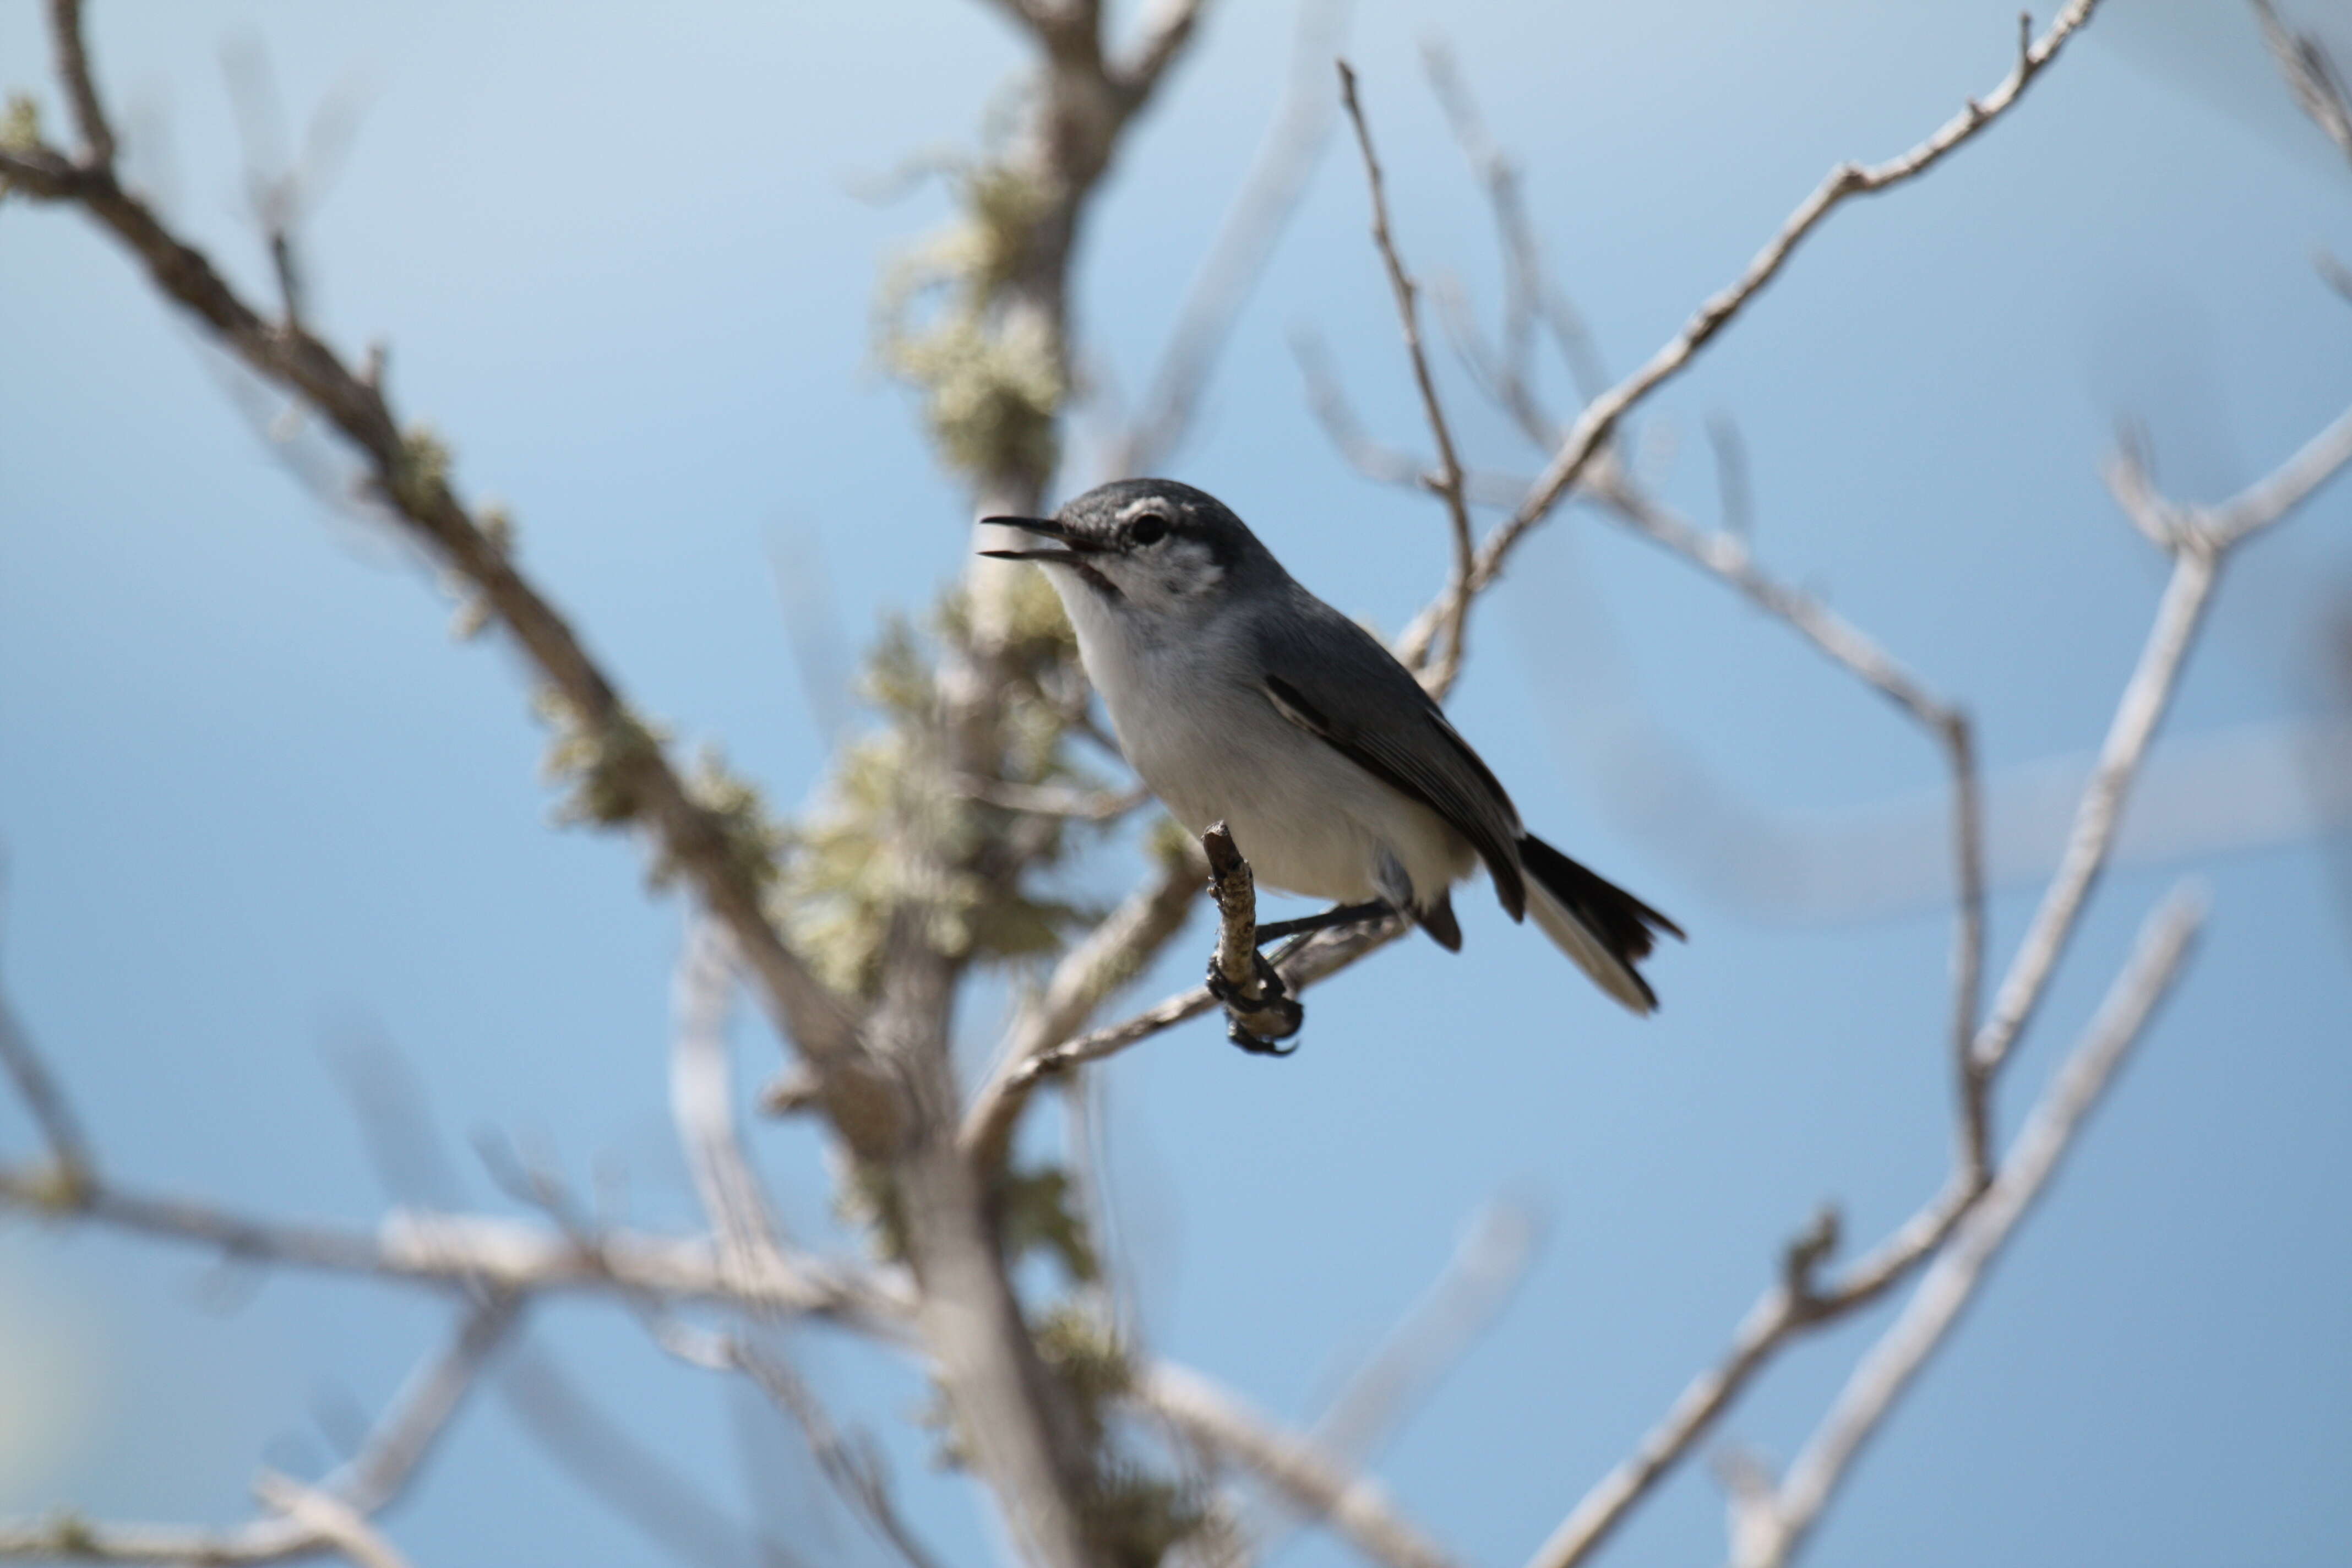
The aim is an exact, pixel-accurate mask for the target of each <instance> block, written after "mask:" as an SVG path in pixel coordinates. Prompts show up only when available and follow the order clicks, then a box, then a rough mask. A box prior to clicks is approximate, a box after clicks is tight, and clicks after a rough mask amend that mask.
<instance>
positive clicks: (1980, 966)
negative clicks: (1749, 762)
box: [1585, 457, 1990, 1184]
mask: <svg viewBox="0 0 2352 1568" xmlns="http://www.w3.org/2000/svg"><path fill="white" fill-rule="evenodd" d="M1585 482H1586V487H1587V489H1588V490H1589V492H1590V493H1591V496H1592V498H1593V499H1594V500H1597V501H1599V502H1600V503H1601V505H1602V506H1604V507H1606V508H1607V509H1608V510H1610V512H1611V513H1612V514H1613V515H1614V516H1615V517H1616V518H1617V519H1618V520H1619V521H1622V522H1623V523H1625V524H1626V525H1628V526H1629V527H1631V528H1633V530H1634V531H1636V532H1638V533H1640V534H1642V535H1643V537H1644V538H1646V539H1649V540H1651V541H1652V542H1655V543H1657V544H1661V545H1663V546H1664V547H1665V548H1666V549H1668V550H1670V551H1672V552H1675V554H1676V555H1679V556H1681V557H1682V558H1683V559H1684V560H1685V561H1687V562H1689V563H1691V564H1692V565H1694V566H1696V567H1698V568H1699V569H1700V570H1701V571H1703V572H1705V573H1706V574H1708V575H1710V576H1712V577H1715V578H1717V580H1718V581H1720V582H1722V583H1724V584H1727V586H1729V587H1730V588H1732V589H1733V590H1734V591H1735V592H1737V593H1738V595H1740V596H1741V597H1743V598H1745V599H1746V600H1747V601H1748V603H1749V604H1751V605H1755V606H1756V607H1757V608H1758V609H1760V610H1762V611H1764V612H1765V613H1766V614H1767V615H1769V616H1773V617H1774V618H1775V619H1777V620H1780V621H1781V622H1782V623H1784V624H1785V625H1787V626H1789V627H1790V629H1792V630H1794V631H1795V632H1796V633H1797V634H1798V635H1799V636H1801V637H1803V638H1804V639H1805V640H1806V641H1807V642H1810V643H1811V644H1812V645H1813V647H1816V648H1818V649H1819V650H1820V651H1821V652H1822V653H1823V654H1825V655H1827V656H1828V657H1829V658H1832V660H1834V661H1836V662H1837V663H1838V664H1839V665H1841V666H1842V667H1843V668H1845V669H1846V670H1848V671H1849V672H1851V673H1852V674H1853V675H1854V676H1855V677H1856V678H1857V679H1861V680H1862V681H1864V682H1865V683H1866V684H1868V685H1869V686H1870V687H1871V688H1872V689H1874V690H1876V691H1877V692H1879V693H1880V694H1881V695H1882V696H1884V697H1885V698H1886V699H1887V700H1889V701H1890V702H1893V703H1894V704H1895V706H1896V707H1897V708H1899V709H1901V710H1903V711H1904V713H1906V715H1908V716H1909V717H1910V718H1911V719H1913V720H1914V721H1916V722H1917V723H1918V724H1919V725H1920V726H1921V727H1922V728H1923V729H1925V730H1926V731H1927V732H1928V733H1929V734H1930V735H1931V736H1933V737H1934V738H1935V740H1936V742H1937V746H1938V747H1939V749H1940V750H1941V751H1942V752H1943V753H1944V762H1945V767H1946V771H1947V772H1948V773H1949V774H1950V778H1951V791H1952V818H1951V820H1952V861H1953V883H1954V886H1955V888H1956V889H1957V900H1956V908H1955V913H1954V917H1953V935H1952V1024H1951V1031H1950V1039H1951V1042H1952V1044H1951V1049H1952V1053H1953V1061H1954V1064H1955V1068H1956V1074H1957V1078H1958V1090H1959V1095H1960V1104H1961V1107H1962V1133H1961V1142H1962V1146H1963V1149H1964V1150H1965V1152H1966V1153H1967V1158H1968V1161H1969V1169H1970V1172H1971V1175H1970V1178H1969V1179H1970V1180H1971V1181H1973V1182H1976V1183H1978V1184H1981V1183H1982V1181H1983V1179H1984V1175H1985V1166H1986V1161H1987V1159H1988V1158H1989V1152H1990V1143H1989V1140H1990V1110H1989V1109H1988V1106H1987V1103H1986V1092H1987V1089H1986V1080H1985V1079H1984V1077H1983V1075H1981V1074H1979V1073H1978V1072H1976V1071H1974V1070H1973V1068H1971V1066H1970V1061H1971V1056H1970V1052H1971V1047H1972V1043H1973V1041H1974V1039H1975V1037H1976V1034H1977V1013H1978V1009H1979V1006H1980V1005H1981V994H1982V992H1983V987H1984V950H1985V900H1986V877H1985V864H1984V859H1985V849H1984V782H1983V775H1982V772H1981V770H1980V769H1979V766H1978V763H1977V756H1976V737H1975V730H1974V727H1973V725H1972V724H1971V723H1970V721H1969V716H1968V712H1967V710H1964V709H1962V708H1960V707H1959V706H1958V704H1956V703H1952V702H1948V701H1947V700H1944V699H1942V698H1940V697H1937V695H1936V694H1935V693H1933V692H1932V691H1930V690H1929V689H1927V685H1926V684H1925V683H1924V682H1923V681H1921V680H1920V679H1919V678H1918V677H1917V676H1916V675H1914V674H1913V673H1912V672H1911V671H1910V670H1909V669H1908V668H1905V666H1904V665H1903V664H1902V663H1901V662H1900V661H1899V660H1897V659H1896V658H1895V657H1894V656H1893V655H1891V654H1889V653H1888V652H1887V651H1886V650H1885V648H1884V647H1880V646H1879V645H1878V643H1877V642H1876V641H1874V639H1873V638H1872V637H1870V636H1869V635H1868V634H1867V633H1865V632H1864V631H1863V630H1862V629H1861V628H1860V627H1858V626H1854V625H1853V623H1852V622H1850V621H1848V620H1846V619H1845V618H1844V617H1843V616H1839V615H1838V614H1837V613H1836V612H1835V611H1833V610H1832V609H1830V608H1829V607H1828V606H1827V605H1823V604H1822V603H1821V601H1820V600H1818V599H1815V598H1814V597H1813V596H1812V595H1809V594H1805V593H1802V592H1801V591H1799V590H1797V589H1795V588H1791V587H1790V586H1788V585H1787V584H1784V583H1781V582H1780V581H1778V580H1777V579H1775V578H1773V577H1771V576H1769V575H1768V574H1766V573H1765V572H1764V571H1763V570H1762V569H1761V568H1760V567H1759V566H1758V565H1757V564H1756V559H1755V552H1754V551H1753V550H1752V549H1751V548H1750V546H1749V545H1748V541H1747V539H1746V538H1745V537H1744V536H1742V535H1741V534H1738V533H1735V532H1732V531H1729V530H1717V531H1714V532H1712V533H1710V532H1707V531H1703V530H1701V529H1699V528H1696V527H1695V526H1693V525H1692V524H1691V523H1690V522H1689V521H1687V520H1685V519H1684V518H1683V517H1681V516H1680V515H1679V514H1677V513H1676V512H1675V511H1674V510H1672V509H1670V508H1668V507H1666V506H1664V505H1662V504H1660V503H1659V502H1658V501H1656V500H1654V499H1652V498H1651V497H1650V496H1649V495H1648V494H1647V493H1646V492H1645V491H1643V489H1640V488H1639V487H1638V486H1637V485H1635V484H1634V482H1633V479H1631V477H1630V476H1628V475H1627V474H1626V473H1625V471H1624V469H1623V468H1622V465H1621V464H1619V463H1618V462H1617V460H1616V459H1615V458H1613V457H1603V458H1601V460H1600V461H1598V462H1596V463H1595V464H1594V465H1593V466H1592V468H1591V470H1590V471H1589V472H1588V474H1587V476H1586V481H1585Z"/></svg>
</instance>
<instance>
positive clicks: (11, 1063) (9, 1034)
mask: <svg viewBox="0 0 2352 1568" xmlns="http://www.w3.org/2000/svg"><path fill="white" fill-rule="evenodd" d="M0 1067H5V1068H7V1071H8V1077H9V1079H11V1080H12V1081H13V1082H14V1083H15V1084H16V1093H17V1095H18V1097H19V1098H20V1099H22V1100H24V1102H25V1109H26V1110H29V1111H31V1112H32V1115H33V1122H34V1125H36V1126H37V1127H38V1128H39V1129H40V1131H41V1138H42V1141H43V1142H46V1143H47V1144H48V1146H49V1169H48V1171H47V1173H46V1175H47V1181H48V1182H49V1184H51V1185H52V1186H53V1188H54V1191H53V1193H52V1194H51V1197H52V1201H54V1202H56V1203H58V1204H61V1205H71V1204H73V1203H74V1202H76V1201H77V1200H78V1198H79V1194H81V1193H82V1192H83V1191H84V1190H85V1189H86V1188H87V1187H88V1186H89V1184H91V1183H93V1182H95V1181H96V1180H97V1179H98V1159H97V1156H96V1155H95V1153H94V1152H92V1151H91V1149H90V1145H89V1134H87V1133H86V1132H84V1131H82V1126H81V1118H80V1117H79V1116H78V1115H76V1114H75V1113H74V1108H73V1102H72V1101H71V1100H68V1099H67V1098H66V1095H65V1091H64V1090H63V1089H59V1088H58V1080H57V1079H56V1078H55V1077H53V1076H52V1075H51V1074H50V1072H49V1068H48V1064H47V1062H45V1061H43V1060H42V1059H41V1053H40V1051H39V1050H38V1049H37V1047H35V1046H34V1044H33V1039H32V1037H31V1036H30V1035H27V1034H26V1032H25V1026H24V1024H23V1023H22V1022H21V1021H20V1020H19V1019H18V1018H17V1016H16V1007H15V1005H12V1004H11V1003H10V1002H9V1000H8V995H7V993H6V992H5V990H0Z"/></svg>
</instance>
